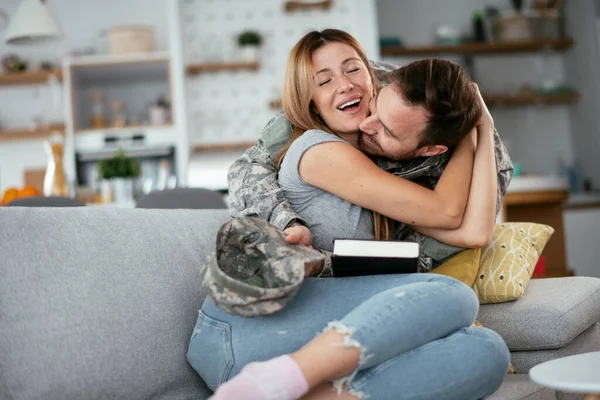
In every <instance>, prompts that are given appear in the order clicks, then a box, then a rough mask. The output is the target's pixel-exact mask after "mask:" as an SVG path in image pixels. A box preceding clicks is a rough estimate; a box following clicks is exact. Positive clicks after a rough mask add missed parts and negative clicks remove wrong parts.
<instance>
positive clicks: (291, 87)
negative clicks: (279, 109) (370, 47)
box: [275, 29, 389, 240]
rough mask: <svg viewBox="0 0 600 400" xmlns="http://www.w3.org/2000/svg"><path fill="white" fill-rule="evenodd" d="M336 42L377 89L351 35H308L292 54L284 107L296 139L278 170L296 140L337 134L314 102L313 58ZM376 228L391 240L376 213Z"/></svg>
mask: <svg viewBox="0 0 600 400" xmlns="http://www.w3.org/2000/svg"><path fill="white" fill-rule="evenodd" d="M332 42H338V43H343V44H346V45H348V46H350V47H352V48H353V49H354V50H355V51H356V53H357V54H358V56H359V57H360V59H361V60H362V62H363V63H364V64H365V67H366V68H367V71H368V72H369V76H370V77H371V81H372V82H373V87H375V82H376V80H375V74H374V73H373V69H372V68H371V66H370V65H369V59H368V58H367V55H366V53H365V51H364V50H363V48H362V46H361V45H360V44H359V43H358V42H357V41H356V39H354V37H352V36H351V35H350V34H348V33H346V32H344V31H341V30H338V29H325V30H322V31H311V32H309V33H307V34H306V35H304V36H303V37H302V39H300V41H299V42H298V43H297V44H296V46H294V48H293V49H292V51H291V52H290V55H289V57H288V62H287V68H286V71H285V82H284V85H283V96H282V105H283V111H284V112H285V114H286V116H287V118H288V120H289V121H290V123H291V124H292V136H291V137H290V140H289V141H288V142H287V144H286V145H285V146H284V147H283V149H282V150H281V151H280V152H279V153H278V154H277V155H276V157H275V160H276V162H277V167H278V168H279V167H281V162H282V161H283V157H284V156H285V154H286V153H287V151H288V149H289V148H290V146H291V145H292V143H293V142H294V140H296V139H297V138H299V137H300V136H302V134H303V133H304V132H305V131H307V130H309V129H320V130H322V131H325V132H328V133H331V134H334V133H333V132H332V131H331V129H330V128H329V127H328V126H327V124H326V123H325V121H323V119H322V118H321V117H320V116H319V115H318V113H317V109H316V107H315V104H314V102H313V100H312V96H313V87H314V71H313V65H312V56H313V54H314V53H315V51H317V50H318V49H320V48H321V47H323V46H325V45H326V44H327V43H332ZM373 95H374V93H373ZM373 225H374V230H375V238H376V239H377V240H388V239H389V220H388V219H387V218H386V217H384V216H383V215H381V214H379V213H376V212H373Z"/></svg>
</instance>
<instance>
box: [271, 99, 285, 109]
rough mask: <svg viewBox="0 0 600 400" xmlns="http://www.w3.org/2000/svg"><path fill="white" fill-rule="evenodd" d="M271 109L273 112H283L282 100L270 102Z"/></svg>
mask: <svg viewBox="0 0 600 400" xmlns="http://www.w3.org/2000/svg"><path fill="white" fill-rule="evenodd" d="M269 108H270V109H272V110H281V109H282V108H283V104H282V102H281V99H273V100H271V101H269Z"/></svg>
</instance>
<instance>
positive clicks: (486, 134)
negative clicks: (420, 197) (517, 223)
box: [415, 95, 498, 248]
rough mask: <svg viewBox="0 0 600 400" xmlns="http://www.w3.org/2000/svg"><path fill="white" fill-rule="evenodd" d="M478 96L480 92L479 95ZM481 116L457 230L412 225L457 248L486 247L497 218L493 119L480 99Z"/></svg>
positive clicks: (421, 231) (417, 229)
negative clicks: (465, 204)
mask: <svg viewBox="0 0 600 400" xmlns="http://www.w3.org/2000/svg"><path fill="white" fill-rule="evenodd" d="M480 97H481V95H480ZM480 101H481V103H482V105H483V106H482V108H483V115H482V118H481V120H480V121H479V123H478V125H477V135H478V140H477V151H476V153H475V163H474V166H473V180H472V182H471V190H470V193H469V201H468V203H467V209H466V210H465V215H464V217H463V221H462V224H461V226H460V227H459V228H458V229H452V230H439V229H430V228H421V227H415V230H416V231H418V232H420V233H423V234H425V235H427V236H431V237H433V238H435V239H437V240H439V241H442V242H444V243H447V244H450V245H453V246H460V247H470V248H476V247H485V246H487V245H488V244H489V243H490V242H491V240H492V235H493V232H494V224H495V220H496V199H497V197H498V180H497V179H496V174H497V172H496V154H495V148H494V131H495V129H494V121H493V120H492V117H491V115H490V114H489V111H488V110H487V107H486V106H485V103H483V99H480Z"/></svg>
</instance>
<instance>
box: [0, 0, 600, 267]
mask: <svg viewBox="0 0 600 400" xmlns="http://www.w3.org/2000/svg"><path fill="white" fill-rule="evenodd" d="M599 24H600V1H599V0H567V1H552V0H522V1H517V0H512V1H511V0H486V1H480V0H446V1H440V0H419V1H413V0H325V1H318V0H310V1H308V0H307V1H290V0H126V1H120V0H119V1H118V0H86V1H72V0H46V1H43V0H2V3H1V4H0V38H1V41H0V59H1V63H2V64H1V72H0V195H2V201H3V203H4V204H6V203H8V202H10V201H13V200H15V199H18V198H20V197H27V196H36V195H43V194H46V195H52V194H53V195H57V194H58V195H66V196H70V197H75V198H78V199H79V200H81V201H82V202H83V203H85V204H88V205H90V206H121V207H133V206H135V204H136V201H137V200H138V199H139V198H140V197H141V196H144V195H146V194H148V193H151V192H155V191H161V190H169V189H173V188H180V187H199V188H207V189H210V190H214V191H218V192H219V193H221V194H223V196H226V194H227V181H226V173H227V168H228V167H229V165H230V164H231V162H232V161H233V160H234V159H236V158H237V157H239V156H240V155H241V154H242V153H243V151H244V150H245V149H247V148H248V147H250V146H251V145H252V143H253V142H254V141H255V140H256V139H257V138H258V137H259V135H260V131H261V128H262V127H263V126H264V125H265V124H266V123H267V121H268V120H269V119H270V118H271V117H272V116H273V115H274V114H275V113H277V112H278V111H279V109H280V93H281V88H282V82H283V76H284V69H285V63H286V59H287V55H288V52H289V51H290V49H291V47H292V46H293V44H294V43H295V42H296V41H297V40H298V39H299V38H300V37H301V36H302V35H303V34H304V33H305V32H307V31H308V30H311V29H324V28H327V27H335V28H340V29H343V30H346V31H348V32H350V33H351V34H352V35H354V36H355V37H356V38H357V39H358V40H359V41H360V42H361V43H362V44H363V46H364V47H365V49H366V51H367V53H368V54H369V56H370V58H371V59H373V60H381V61H385V62H389V63H392V64H396V65H399V66H400V65H404V64H406V63H408V62H410V61H413V60H416V59H420V58H428V57H439V58H448V59H450V60H453V61H455V62H458V63H460V64H461V65H463V66H464V67H465V68H467V69H468V71H469V73H470V74H471V76H472V77H473V79H474V80H475V81H476V82H477V83H478V84H479V86H480V88H481V91H482V93H483V94H484V97H485V99H486V102H487V104H488V106H489V108H490V109H491V112H492V114H493V116H494V120H495V123H496V125H497V128H498V130H499V132H500V134H501V136H502V138H503V141H504V143H505V144H506V146H507V148H508V150H509V153H510V155H511V157H512V159H513V161H514V163H515V178H514V179H513V182H512V183H511V186H510V188H509V194H508V195H507V197H506V201H505V204H504V210H503V213H502V219H503V220H508V221H517V220H521V221H522V220H527V221H534V222H542V223H547V224H550V225H552V226H553V227H554V228H555V229H556V233H555V234H554V236H553V238H552V242H551V243H550V244H549V245H548V246H547V249H546V250H545V251H544V256H545V257H543V258H542V260H543V261H542V262H541V263H540V265H538V267H537V268H536V272H535V273H536V275H537V276H562V275H569V274H577V275H591V276H598V277H600V269H598V267H597V265H598V263H597V262H595V261H596V260H598V259H600V246H597V243H598V240H597V238H598V237H600V154H599V153H600V135H599V132H600V112H599V111H600V110H598V104H600V79H599V75H598V73H597V70H598V67H597V65H598V63H599V62H600V46H599V45H598V41H599V38H600V36H599V35H600V30H599V29H600V25H599ZM586 268H587V269H586ZM590 268H594V269H590Z"/></svg>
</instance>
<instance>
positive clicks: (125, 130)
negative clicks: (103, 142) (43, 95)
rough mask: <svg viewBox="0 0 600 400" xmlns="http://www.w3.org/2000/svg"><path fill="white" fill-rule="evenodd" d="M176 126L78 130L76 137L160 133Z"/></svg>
mask: <svg viewBox="0 0 600 400" xmlns="http://www.w3.org/2000/svg"><path fill="white" fill-rule="evenodd" d="M174 128H175V126H174V125H173V124H164V125H132V126H124V127H120V128H112V127H106V128H101V129H78V130H76V131H75V134H76V135H84V134H87V133H100V134H107V133H112V134H117V135H118V134H129V133H140V132H141V133H144V132H147V131H151V130H152V131H160V130H169V129H174Z"/></svg>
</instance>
